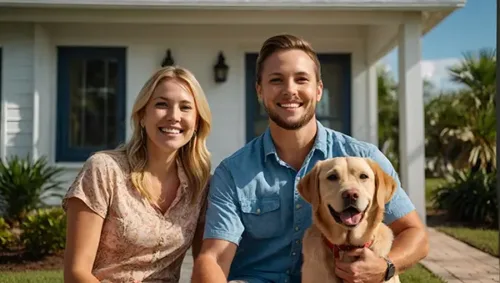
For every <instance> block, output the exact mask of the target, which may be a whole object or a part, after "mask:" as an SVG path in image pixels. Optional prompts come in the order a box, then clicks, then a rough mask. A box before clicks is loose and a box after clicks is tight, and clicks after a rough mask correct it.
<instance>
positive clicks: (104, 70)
mask: <svg viewBox="0 0 500 283" xmlns="http://www.w3.org/2000/svg"><path fill="white" fill-rule="evenodd" d="M124 139H125V48H100V47H96V48H93V47H59V48H58V72H57V141H56V142H57V144H56V161H58V162H82V161H85V160H86V159H87V158H88V157H89V156H90V155H91V154H92V153H93V152H95V151H98V150H104V149H112V148H115V147H116V146H118V145H119V144H121V143H123V142H124Z"/></svg>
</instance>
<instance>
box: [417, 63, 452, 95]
mask: <svg viewBox="0 0 500 283" xmlns="http://www.w3.org/2000/svg"><path fill="white" fill-rule="evenodd" d="M459 62H460V58H445V59H438V60H422V61H421V63H420V69H421V73H422V77H423V78H424V79H427V80H429V81H430V82H432V83H433V84H434V86H435V87H436V88H438V89H455V88H457V87H458V85H456V84H455V83H453V82H451V81H450V73H449V71H448V68H449V67H451V66H453V65H455V64H457V63H459Z"/></svg>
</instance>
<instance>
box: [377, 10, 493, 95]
mask: <svg viewBox="0 0 500 283" xmlns="http://www.w3.org/2000/svg"><path fill="white" fill-rule="evenodd" d="M483 47H490V48H495V47H496V0H467V3H466V4H465V7H464V8H461V9H459V10H457V11H455V12H454V13H452V14H451V15H450V16H448V17H447V18H446V19H445V20H444V21H442V22H441V23H440V24H439V25H438V26H436V27H435V28H434V29H433V30H432V31H431V32H429V33H427V34H426V35H425V36H424V37H423V39H422V65H421V67H422V74H423V75H424V77H426V78H429V79H430V80H431V81H432V82H433V83H434V84H435V85H436V86H438V87H441V88H453V87H454V86H453V85H452V83H450V82H449V81H448V79H447V71H446V68H447V67H448V66H450V65H452V64H454V63H456V62H457V61H458V60H460V58H461V57H462V54H463V52H466V51H476V50H478V49H480V48H483ZM382 62H383V63H385V64H387V65H388V67H389V68H390V70H393V72H394V71H397V50H393V51H392V52H391V53H389V54H388V55H387V56H386V57H385V58H383V59H382ZM394 75H395V76H396V77H397V75H396V74H394Z"/></svg>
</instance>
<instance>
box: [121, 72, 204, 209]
mask: <svg viewBox="0 0 500 283" xmlns="http://www.w3.org/2000/svg"><path fill="white" fill-rule="evenodd" d="M170 79H172V80H176V81H178V82H180V83H182V84H183V85H184V87H186V88H187V89H188V91H189V92H190V93H191V94H192V95H193V98H194V102H195V107H196V109H197V112H198V119H197V123H196V124H197V126H196V129H195V130H196V131H195V134H193V137H192V138H191V139H190V140H189V142H188V143H187V144H186V145H184V146H183V147H182V148H180V149H179V151H178V153H177V157H176V158H177V161H179V162H180V163H181V164H182V166H183V168H184V171H185V172H186V175H187V178H188V182H189V187H190V188H193V190H194V191H193V195H192V199H191V200H192V202H193V203H194V202H196V200H197V199H198V198H199V197H200V196H201V194H202V192H203V191H204V189H205V188H206V186H207V183H208V180H209V178H210V171H211V162H210V157H211V155H210V152H209V151H208V149H207V146H206V141H207V138H208V135H209V133H210V129H211V122H212V117H211V112H210V107H209V105H208V101H207V99H206V96H205V93H204V92H203V89H202V88H201V86H200V84H199V82H198V80H197V79H196V78H195V76H194V75H193V74H192V73H191V72H190V71H189V70H187V69H185V68H182V67H177V66H168V67H164V68H161V69H159V70H158V71H156V72H155V73H154V74H153V75H152V76H151V78H150V79H149V80H148V81H147V82H146V83H145V84H144V86H143V87H142V89H141V91H140V92H139V95H138V96H137V98H136V100H135V103H134V106H133V108H132V115H131V124H132V129H133V133H132V138H131V139H130V141H128V142H127V143H126V144H124V145H123V146H121V147H120V148H118V149H117V150H118V151H122V152H123V151H124V152H125V153H126V156H127V159H128V162H129V165H130V169H131V179H132V183H133V184H134V186H135V187H136V189H137V190H138V191H139V192H140V193H141V194H142V195H143V196H144V197H146V198H147V199H148V200H150V201H151V200H152V197H151V194H150V193H149V191H148V190H147V189H146V186H145V184H144V169H145V168H146V165H147V161H148V159H147V158H148V155H147V146H146V142H147V136H146V134H145V133H142V131H143V130H142V128H141V125H140V121H141V119H142V118H143V116H144V111H145V107H146V105H147V104H148V102H149V100H150V99H151V96H152V95H153V92H154V91H155V89H156V87H157V85H158V84H159V83H160V82H161V81H163V80H170Z"/></svg>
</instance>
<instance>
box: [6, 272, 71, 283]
mask: <svg viewBox="0 0 500 283" xmlns="http://www.w3.org/2000/svg"><path fill="white" fill-rule="evenodd" d="M0 282H2V283H63V282H64V280H63V273H62V271H60V270H50V271H45V270H44V271H25V272H0Z"/></svg>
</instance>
